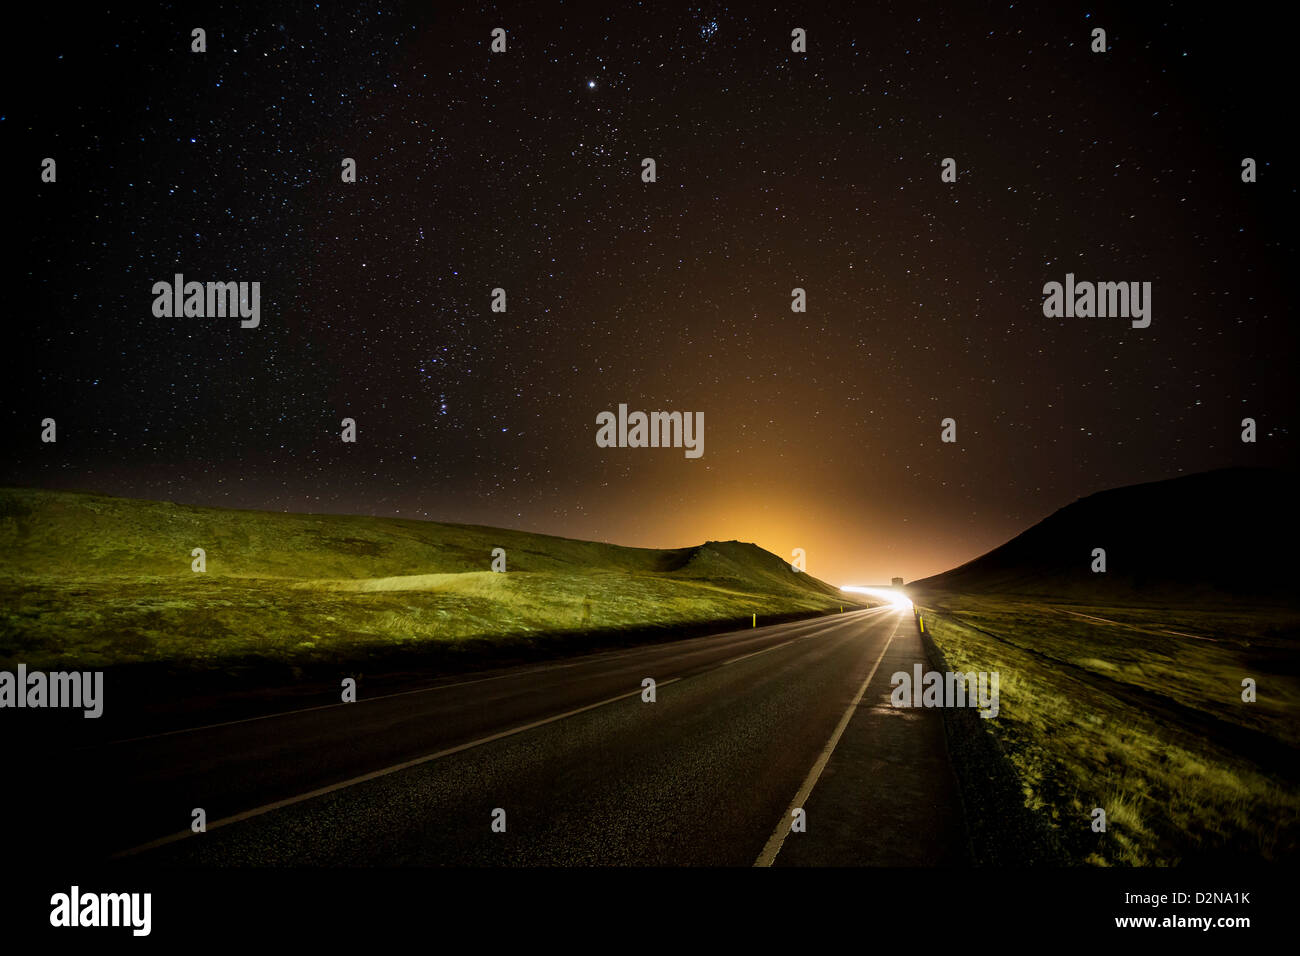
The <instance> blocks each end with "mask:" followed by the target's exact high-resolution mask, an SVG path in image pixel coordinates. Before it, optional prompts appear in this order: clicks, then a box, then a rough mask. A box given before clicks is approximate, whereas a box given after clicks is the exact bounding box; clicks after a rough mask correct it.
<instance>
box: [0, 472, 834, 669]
mask: <svg viewBox="0 0 1300 956" xmlns="http://www.w3.org/2000/svg"><path fill="white" fill-rule="evenodd" d="M194 548H203V549H204V550H205V551H206V561H207V571H206V572H205V573H201V574H200V573H195V572H194V571H193V570H192V569H191V561H192V558H191V551H192V549H194ZM494 548H503V549H504V550H505V552H506V563H507V565H506V566H507V572H506V573H504V574H500V573H493V572H492V571H491V570H490V564H491V560H492V551H493V549H494ZM0 556H2V557H0V667H9V668H12V667H13V666H14V665H15V664H17V663H18V662H23V663H26V664H27V665H28V666H29V667H32V668H34V669H57V668H61V667H70V666H83V667H107V666H118V665H133V664H143V663H151V664H158V663H163V664H167V665H171V666H175V667H179V668H183V669H190V670H222V669H227V670H228V669H231V668H244V667H248V666H250V662H251V664H252V665H256V664H257V663H258V662H263V663H273V664H276V665H283V666H286V667H289V668H291V669H293V668H301V667H313V666H317V665H328V664H330V663H331V662H338V661H346V662H357V661H363V660H366V659H369V658H374V657H376V656H383V655H385V654H389V653H391V652H393V651H404V652H410V653H412V654H415V655H417V656H418V655H420V654H425V655H426V657H427V659H428V660H430V661H435V662H436V661H446V660H448V659H449V655H450V656H455V655H456V654H457V653H461V652H469V651H471V650H472V651H473V653H474V654H475V655H478V656H483V655H486V656H488V657H490V656H491V652H492V651H493V650H494V649H499V650H501V651H502V652H512V653H513V652H518V651H521V650H538V649H545V645H547V644H555V643H557V642H563V641H569V640H571V639H574V638H575V637H576V638H586V639H587V640H586V644H585V645H584V646H589V645H590V644H591V642H592V641H596V642H599V641H601V640H616V639H617V638H618V637H619V635H631V634H636V633H645V632H647V631H650V632H655V633H664V634H670V633H672V632H673V631H674V630H675V629H685V628H699V627H702V626H707V625H710V624H717V625H719V626H723V625H726V624H733V625H735V626H742V625H743V624H747V623H749V622H750V620H751V615H752V614H755V613H757V614H758V616H759V621H760V623H761V622H762V621H763V620H764V619H767V620H771V619H773V618H775V617H778V616H788V615H798V614H815V613H820V612H826V611H831V610H837V609H838V608H839V607H840V605H841V603H842V602H843V597H842V596H841V595H840V593H839V591H838V589H835V588H833V587H831V586H830V585H827V584H824V583H823V582H821V581H818V580H816V579H815V578H811V577H809V576H808V575H807V574H796V573H795V572H793V571H792V570H791V569H790V567H789V565H788V564H786V563H785V562H784V561H782V560H781V559H780V558H778V557H776V556H775V555H772V554H769V553H768V552H766V551H763V550H761V549H760V548H758V547H756V546H755V545H751V544H743V543H740V542H734V541H731V542H710V543H708V544H705V545H701V546H698V547H691V548H680V549H672V550H656V549H648V548H624V547H619V546H617V545H610V544H601V543H597V542H588V541H576V540H572V539H566V538H558V537H552V536H548V535H539V534H530V533H527V532H520V531H508V530H502V529H495V528H485V527H477V526H467V525H448V524H438V523H434V522H424V521H410V520H401V519H389V518H367V517H353V516H335V515H298V514H276V513H266V512H252V511H233V510H226V509H217V508H199V507H189V506H184V505H176V504H172V503H169V502H155V501H137V500H133V499H124V498H112V497H106V496H98V495H87V494H79V493H72V492H50V491H40V490H32V489H0ZM579 643H582V642H581V641H580V642H579Z"/></svg>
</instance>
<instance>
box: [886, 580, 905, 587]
mask: <svg viewBox="0 0 1300 956" xmlns="http://www.w3.org/2000/svg"><path fill="white" fill-rule="evenodd" d="M889 586H890V587H891V588H901V587H902V586H903V579H902V578H893V579H892V580H891V581H890V582H889Z"/></svg>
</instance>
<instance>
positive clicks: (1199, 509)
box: [908, 468, 1300, 604]
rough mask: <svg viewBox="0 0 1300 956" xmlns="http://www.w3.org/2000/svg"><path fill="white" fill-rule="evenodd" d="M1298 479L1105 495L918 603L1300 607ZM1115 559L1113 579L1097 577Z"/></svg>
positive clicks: (1210, 477)
mask: <svg viewBox="0 0 1300 956" xmlns="http://www.w3.org/2000/svg"><path fill="white" fill-rule="evenodd" d="M1296 488H1297V480H1296V475H1294V474H1293V473H1290V472H1286V471H1281V470H1274V469H1263V468H1231V469H1224V470H1221V471H1212V472H1205V473H1203V474H1197V475H1188V476H1185V477H1179V478H1172V479H1169V480H1167V481H1156V482H1151V483H1149V484H1143V485H1132V486H1128V487H1124V488H1115V489H1113V490H1110V491H1103V492H1099V493H1097V494H1094V495H1089V496H1088V497H1086V498H1081V499H1079V500H1078V501H1076V502H1074V503H1073V504H1070V505H1067V506H1066V507H1064V508H1062V509H1060V510H1059V511H1057V512H1056V513H1055V514H1053V515H1051V516H1050V517H1048V518H1046V519H1044V520H1043V521H1040V522H1039V523H1038V524H1036V525H1034V526H1033V527H1032V528H1030V529H1029V530H1027V531H1025V532H1023V533H1022V534H1020V535H1017V536H1016V537H1015V538H1013V539H1012V540H1010V541H1008V542H1007V543H1006V544H1004V545H1002V546H1000V547H998V548H995V549H993V550H992V551H990V552H988V553H987V554H984V555H982V556H980V557H978V558H976V559H974V560H973V561H968V562H967V563H966V564H963V565H961V566H960V567H957V568H954V569H953V570H951V571H945V572H944V573H943V574H938V575H934V576H933V577H928V578H923V579H921V580H919V581H914V582H912V583H911V584H909V585H908V588H909V590H916V591H956V592H989V593H1002V594H1030V595H1055V596H1062V597H1071V598H1076V599H1088V600H1091V599H1102V598H1105V599H1110V600H1113V599H1116V598H1121V599H1128V600H1158V601H1165V600H1177V601H1183V602H1187V601H1223V600H1236V599H1241V598H1248V599H1257V600H1267V601H1269V602H1271V603H1286V604H1291V603H1295V595H1296V593H1297V583H1296V582H1297V572H1298V571H1300V567H1298V562H1297V559H1296V543H1297V531H1300V520H1298V509H1297V504H1296ZM1094 548H1104V549H1105V551H1106V568H1107V569H1106V573H1105V574H1096V573H1093V571H1092V570H1091V565H1092V551H1093V549H1094Z"/></svg>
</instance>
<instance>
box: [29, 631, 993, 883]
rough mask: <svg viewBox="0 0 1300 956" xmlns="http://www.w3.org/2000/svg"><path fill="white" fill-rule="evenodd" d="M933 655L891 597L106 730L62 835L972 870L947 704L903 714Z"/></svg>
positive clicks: (518, 859)
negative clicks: (384, 691) (898, 674)
mask: <svg viewBox="0 0 1300 956" xmlns="http://www.w3.org/2000/svg"><path fill="white" fill-rule="evenodd" d="M915 661H924V657H923V651H922V648H921V644H920V640H919V638H918V636H917V634H916V627H915V624H914V622H913V618H912V615H911V614H910V613H909V612H907V611H905V610H899V609H897V608H894V607H885V608H872V609H868V610H861V611H853V612H849V613H845V614H840V615H833V616H829V617H822V618H817V619H813V620H806V621H799V622H794V623H788V624H780V625H773V626H770V627H762V628H756V629H749V630H741V631H734V632H730V633H727V634H720V635H714V636H710V637H703V638H692V639H687V640H682V641H675V642H671V643H663V644H654V645H646V646H641V647H637V648H634V649H620V650H617V651H611V652H606V653H599V654H592V655H588V656H585V657H581V658H576V659H571V660H567V661H563V662H559V663H548V664H545V665H541V666H532V667H521V668H515V669H511V670H507V671H500V672H493V673H489V674H485V675H481V676H473V675H471V676H468V677H464V678H459V679H452V680H449V681H447V682H444V683H441V684H438V685H436V686H432V687H429V688H427V689H421V690H416V691H409V692H405V693H400V694H393V695H389V696H386V697H378V698H374V699H365V698H364V696H363V698H362V699H361V700H359V701H358V702H357V703H354V704H342V703H339V704H327V705H324V706H320V707H315V708H312V709H307V710H299V711H296V712H290V713H285V714H279V715H272V716H269V717H261V718H254V719H249V720H244V721H237V722H232V723H226V724H220V725H215V726H211V727H205V728H196V729H193V730H185V731H180V732H172V733H168V734H163V735H158V736H153V737H143V738H136V739H131V740H125V741H116V742H110V743H103V744H96V745H92V746H87V747H85V748H82V749H81V750H79V751H75V752H74V753H73V754H71V755H64V757H63V759H62V760H60V761H54V762H52V763H58V764H60V765H61V766H63V767H64V768H65V769H66V771H67V773H68V774H69V775H71V778H73V779H69V778H67V777H60V776H59V775H57V774H56V775H47V776H45V777H44V778H43V782H44V783H45V784H46V785H47V786H48V788H49V789H48V793H47V794H46V795H45V796H44V797H43V798H41V799H42V800H43V801H44V802H45V808H46V810H47V811H48V817H50V818H53V820H52V822H51V821H47V823H46V824H43V825H42V826H43V827H48V828H56V829H58V830H59V831H60V833H61V834H62V835H63V836H64V837H70V842H69V844H68V847H66V848H65V852H72V853H73V854H74V855H75V857H77V858H81V859H87V860H93V859H103V858H108V857H110V856H111V857H112V858H113V859H114V860H116V861H117V862H118V863H119V864H120V865H123V866H132V865H136V864H139V865H146V866H156V865H161V866H167V865H177V864H179V865H200V866H226V865H308V866H316V865H326V866H328V865H372V864H373V865H489V866H490V865H620V864H628V865H726V866H751V865H755V864H757V865H762V866H765V865H778V866H780V865H871V866H891V865H932V864H950V863H963V862H967V861H968V859H969V856H968V850H967V841H966V837H965V833H964V829H963V824H962V818H961V810H960V806H959V802H958V798H957V792H956V785H955V782H954V778H953V774H952V771H951V768H950V766H949V763H948V757H947V751H946V746H945V740H944V732H943V725H942V719H941V715H940V712H939V711H937V710H898V709H894V708H892V707H890V705H889V692H890V682H889V678H890V675H891V674H892V673H894V672H895V671H899V670H908V671H910V670H911V667H912V664H913V662H915ZM645 678H651V679H653V680H654V681H655V682H656V694H655V696H656V699H655V701H654V702H653V703H648V702H645V701H644V700H643V696H644V691H643V681H644V679H645ZM69 757H71V758H72V759H69ZM75 782H79V786H73V787H72V789H69V786H70V784H74V783H75ZM29 792H32V793H37V792H39V791H38V790H37V789H34V790H32V791H29ZM69 794H73V795H75V797H74V801H73V803H72V804H69V802H68V795H69ZM194 808H203V810H204V811H205V813H206V819H207V832H205V833H193V832H192V830H191V827H190V824H191V820H192V811H193V809H194ZM795 808H802V809H803V811H804V821H805V824H806V829H804V830H802V831H801V832H791V827H790V823H791V820H792V819H793V817H792V811H793V810H794V809H795ZM88 813H89V815H90V816H89V817H87V814H88ZM58 821H62V822H63V824H64V825H63V826H62V827H58V826H57V824H58ZM494 821H495V823H496V827H495V828H494V825H493V824H494ZM503 823H504V832H499V830H500V828H501V826H502V824H503ZM68 824H72V825H73V827H72V830H73V832H72V833H71V834H69V826H68ZM41 838H42V839H45V838H46V837H45V836H42V837H41ZM49 839H55V837H54V836H53V834H52V833H51V834H50V835H49Z"/></svg>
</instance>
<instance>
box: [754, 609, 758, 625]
mask: <svg viewBox="0 0 1300 956" xmlns="http://www.w3.org/2000/svg"><path fill="white" fill-rule="evenodd" d="M754 626H755V627H758V612H757V611H755V612H754Z"/></svg>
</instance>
